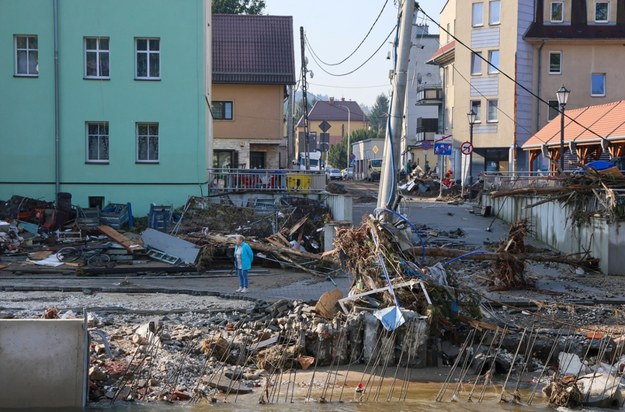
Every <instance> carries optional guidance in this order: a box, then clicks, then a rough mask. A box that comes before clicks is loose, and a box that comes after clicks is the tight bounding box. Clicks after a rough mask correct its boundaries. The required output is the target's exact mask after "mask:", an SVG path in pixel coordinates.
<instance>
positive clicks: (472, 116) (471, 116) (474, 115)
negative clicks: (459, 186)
mask: <svg viewBox="0 0 625 412" xmlns="http://www.w3.org/2000/svg"><path fill="white" fill-rule="evenodd" d="M467 119H468V120H469V142H470V143H471V153H470V154H469V193H471V189H470V188H471V186H473V125H474V124H475V121H476V120H477V113H475V111H474V110H473V108H471V111H470V112H469V113H467Z"/></svg>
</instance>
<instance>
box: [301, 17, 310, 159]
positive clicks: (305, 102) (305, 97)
mask: <svg viewBox="0 0 625 412" xmlns="http://www.w3.org/2000/svg"><path fill="white" fill-rule="evenodd" d="M299 36H300V40H301V45H302V105H303V106H304V107H303V110H302V113H303V114H304V143H305V144H306V150H305V153H306V170H310V154H309V152H308V150H309V148H308V146H309V136H308V95H307V93H306V87H307V85H306V73H307V72H308V70H307V69H306V55H305V54H304V50H305V48H306V45H305V41H304V26H300V28H299ZM298 157H299V154H298Z"/></svg>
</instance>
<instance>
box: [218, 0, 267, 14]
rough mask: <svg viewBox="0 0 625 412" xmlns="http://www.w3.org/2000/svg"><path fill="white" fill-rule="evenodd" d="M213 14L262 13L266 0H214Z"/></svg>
mask: <svg viewBox="0 0 625 412" xmlns="http://www.w3.org/2000/svg"><path fill="white" fill-rule="evenodd" d="M211 10H212V12H213V14H261V13H262V12H263V11H264V10H265V1H264V0H213V6H212V9H211Z"/></svg>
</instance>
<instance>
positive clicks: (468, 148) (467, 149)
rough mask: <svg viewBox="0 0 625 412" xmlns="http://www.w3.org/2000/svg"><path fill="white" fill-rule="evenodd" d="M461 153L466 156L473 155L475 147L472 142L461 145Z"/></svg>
mask: <svg viewBox="0 0 625 412" xmlns="http://www.w3.org/2000/svg"><path fill="white" fill-rule="evenodd" d="M460 151H461V152H462V154H465V155H468V154H471V153H473V145H472V144H471V142H464V143H462V145H460Z"/></svg>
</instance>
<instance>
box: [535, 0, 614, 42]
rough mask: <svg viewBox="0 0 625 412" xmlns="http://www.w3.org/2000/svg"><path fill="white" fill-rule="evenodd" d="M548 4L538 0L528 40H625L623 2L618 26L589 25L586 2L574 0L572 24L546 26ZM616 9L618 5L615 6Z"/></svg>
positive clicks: (572, 4) (572, 3)
mask: <svg viewBox="0 0 625 412" xmlns="http://www.w3.org/2000/svg"><path fill="white" fill-rule="evenodd" d="M545 4H548V2H546V1H544V0H537V4H536V15H535V16H534V22H533V23H532V24H531V25H530V27H529V29H528V30H527V32H526V33H525V36H524V38H525V39H526V40H530V41H531V40H547V39H563V40H566V39H583V40H603V41H605V40H617V39H621V40H622V39H625V8H624V7H623V2H622V0H619V2H618V8H617V16H616V24H588V20H587V15H586V6H587V1H586V0H572V2H571V10H572V14H571V22H570V24H545V23H544V20H543V7H544V6H545ZM614 7H616V5H614Z"/></svg>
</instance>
